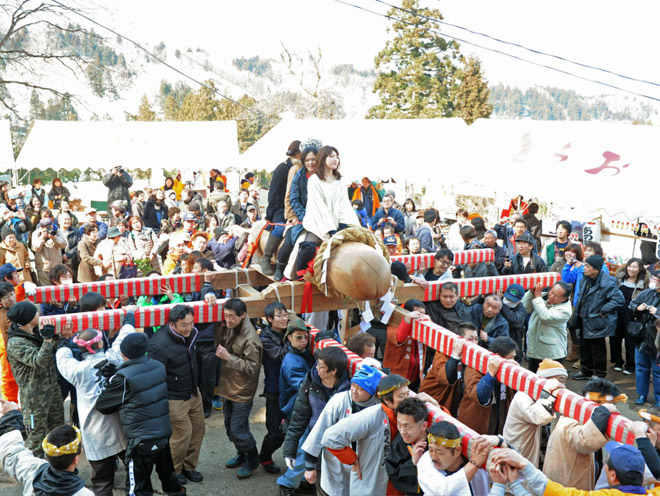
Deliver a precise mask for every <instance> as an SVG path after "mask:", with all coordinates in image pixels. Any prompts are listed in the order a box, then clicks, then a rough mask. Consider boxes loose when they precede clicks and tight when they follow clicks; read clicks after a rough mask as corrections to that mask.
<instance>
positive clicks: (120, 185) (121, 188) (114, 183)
mask: <svg viewBox="0 0 660 496" xmlns="http://www.w3.org/2000/svg"><path fill="white" fill-rule="evenodd" d="M103 185H104V186H105V187H106V188H108V211H109V210H110V204H111V203H112V202H113V201H115V200H124V201H126V212H128V213H129V214H130V213H131V194H130V193H129V191H128V189H129V188H130V187H131V186H133V178H132V177H131V176H130V175H129V173H128V172H126V171H124V172H123V173H122V174H121V175H120V176H117V175H116V174H113V173H112V172H111V173H110V174H106V175H105V176H103ZM158 227H160V226H158Z"/></svg>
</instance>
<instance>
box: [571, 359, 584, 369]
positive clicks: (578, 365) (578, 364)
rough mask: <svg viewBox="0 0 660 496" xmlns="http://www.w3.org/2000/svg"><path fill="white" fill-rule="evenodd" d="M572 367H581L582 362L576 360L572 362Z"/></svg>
mask: <svg viewBox="0 0 660 496" xmlns="http://www.w3.org/2000/svg"><path fill="white" fill-rule="evenodd" d="M573 368H574V369H581V368H582V364H581V363H580V360H578V361H577V362H575V363H574V364H573Z"/></svg>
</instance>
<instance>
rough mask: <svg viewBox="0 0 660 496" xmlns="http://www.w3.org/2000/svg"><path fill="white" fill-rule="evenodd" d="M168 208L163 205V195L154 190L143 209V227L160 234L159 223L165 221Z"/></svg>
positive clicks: (159, 191)
mask: <svg viewBox="0 0 660 496" xmlns="http://www.w3.org/2000/svg"><path fill="white" fill-rule="evenodd" d="M167 214H168V208H167V205H165V193H163V192H162V191H161V190H158V189H157V190H156V191H155V193H154V194H153V196H152V197H151V198H149V201H147V205H146V206H145V207H144V219H143V220H144V225H145V226H146V227H150V228H151V229H153V230H154V231H156V233H158V232H160V223H161V222H162V221H163V220H167Z"/></svg>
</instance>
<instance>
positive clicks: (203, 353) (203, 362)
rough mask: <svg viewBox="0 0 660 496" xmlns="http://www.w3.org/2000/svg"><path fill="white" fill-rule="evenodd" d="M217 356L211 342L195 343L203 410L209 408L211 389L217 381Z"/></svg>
mask: <svg viewBox="0 0 660 496" xmlns="http://www.w3.org/2000/svg"><path fill="white" fill-rule="evenodd" d="M218 361H219V360H218V357H216V356H215V346H214V345H213V343H212V342H208V343H206V342H202V343H197V367H198V371H199V390H200V391H201V393H202V405H203V407H204V411H205V412H206V411H209V410H211V402H212V401H213V389H215V386H216V384H217V383H218V381H217V380H216V378H215V375H216V368H217V362H218Z"/></svg>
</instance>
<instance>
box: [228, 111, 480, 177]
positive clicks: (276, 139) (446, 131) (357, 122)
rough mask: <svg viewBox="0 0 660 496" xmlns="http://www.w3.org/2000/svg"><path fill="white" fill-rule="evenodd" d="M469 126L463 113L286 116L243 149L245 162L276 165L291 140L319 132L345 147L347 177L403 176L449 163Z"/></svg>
mask: <svg viewBox="0 0 660 496" xmlns="http://www.w3.org/2000/svg"><path fill="white" fill-rule="evenodd" d="M466 130H467V125H466V124H465V122H464V121H463V120H462V119H346V120H320V119H305V120H298V119H284V120H282V121H281V122H279V123H278V124H277V125H276V126H275V127H274V128H273V129H271V130H270V131H269V132H268V133H267V134H266V135H265V136H263V137H262V138H261V139H260V140H259V141H257V142H256V143H255V144H254V145H252V146H251V147H250V148H248V150H246V151H245V152H244V153H243V154H242V155H241V162H240V164H241V167H243V168H245V169H252V170H262V169H265V170H267V171H272V170H273V169H275V167H276V166H277V164H279V163H280V162H282V161H283V160H284V159H286V155H285V153H286V150H287V147H288V146H289V143H291V142H292V141H293V140H295V139H299V140H302V141H304V140H305V139H307V138H316V139H319V140H321V141H322V142H323V144H324V145H332V146H334V147H336V148H337V149H338V150H339V155H340V157H341V161H342V165H341V172H342V174H343V175H345V176H346V178H347V179H351V180H360V179H361V178H362V177H364V176H368V177H369V178H370V179H388V178H390V177H394V178H397V177H399V178H401V177H405V176H406V175H409V174H410V173H411V169H412V168H415V169H416V170H415V173H419V174H420V175H424V174H426V173H427V172H428V165H430V164H433V165H434V166H436V167H437V166H443V165H445V164H447V165H448V164H449V163H451V160H452V159H454V158H455V157H453V156H452V155H453V154H457V153H458V154H460V153H461V147H460V146H450V145H451V144H452V143H451V142H452V141H454V140H455V139H457V137H462V136H465V131H466ZM454 145H457V144H456V143H454ZM424 158H425V159H427V160H424ZM429 159H433V160H429ZM420 179H421V180H424V179H425V178H420ZM410 180H413V178H412V177H410Z"/></svg>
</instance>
